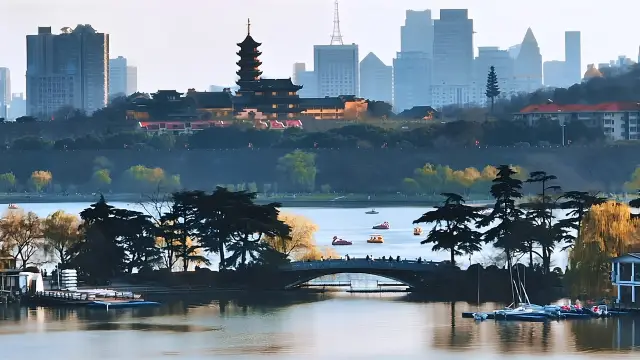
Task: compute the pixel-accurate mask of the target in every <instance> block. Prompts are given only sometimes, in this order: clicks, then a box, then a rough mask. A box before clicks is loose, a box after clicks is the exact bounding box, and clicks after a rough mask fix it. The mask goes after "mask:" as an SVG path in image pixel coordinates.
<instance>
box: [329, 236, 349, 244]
mask: <svg viewBox="0 0 640 360" xmlns="http://www.w3.org/2000/svg"><path fill="white" fill-rule="evenodd" d="M331 245H333V246H344V245H353V243H352V242H351V241H347V240H343V239H338V237H337V236H334V237H333V240H332V241H331Z"/></svg>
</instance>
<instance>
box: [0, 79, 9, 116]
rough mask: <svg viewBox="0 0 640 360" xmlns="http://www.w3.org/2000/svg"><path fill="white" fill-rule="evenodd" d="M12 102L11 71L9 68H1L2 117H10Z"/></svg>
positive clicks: (0, 105)
mask: <svg viewBox="0 0 640 360" xmlns="http://www.w3.org/2000/svg"><path fill="white" fill-rule="evenodd" d="M10 104H11V72H10V71H9V69H7V68H0V118H2V119H8V118H9V106H10Z"/></svg>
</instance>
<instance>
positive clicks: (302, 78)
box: [292, 63, 318, 98]
mask: <svg viewBox="0 0 640 360" xmlns="http://www.w3.org/2000/svg"><path fill="white" fill-rule="evenodd" d="M292 81H293V83H294V84H296V85H302V89H300V90H299V91H298V95H299V96H300V97H301V98H313V97H317V89H318V82H317V81H316V73H315V72H314V71H310V70H307V64H305V63H295V64H293V80H292Z"/></svg>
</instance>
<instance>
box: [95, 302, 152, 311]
mask: <svg viewBox="0 0 640 360" xmlns="http://www.w3.org/2000/svg"><path fill="white" fill-rule="evenodd" d="M159 305H160V303H157V302H155V301H144V300H130V301H93V302H91V303H89V304H87V305H86V306H87V307H90V308H104V309H107V310H109V308H112V309H126V308H134V307H143V306H159Z"/></svg>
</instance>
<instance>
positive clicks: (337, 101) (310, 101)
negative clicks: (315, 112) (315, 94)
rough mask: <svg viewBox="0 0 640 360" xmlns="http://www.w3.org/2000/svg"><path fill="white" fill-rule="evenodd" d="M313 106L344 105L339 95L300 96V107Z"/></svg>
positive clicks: (340, 106)
mask: <svg viewBox="0 0 640 360" xmlns="http://www.w3.org/2000/svg"><path fill="white" fill-rule="evenodd" d="M314 106H322V107H337V108H343V107H344V100H343V99H341V98H339V97H329V96H327V97H323V98H301V99H300V108H302V109H308V108H312V107H314Z"/></svg>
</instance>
